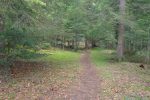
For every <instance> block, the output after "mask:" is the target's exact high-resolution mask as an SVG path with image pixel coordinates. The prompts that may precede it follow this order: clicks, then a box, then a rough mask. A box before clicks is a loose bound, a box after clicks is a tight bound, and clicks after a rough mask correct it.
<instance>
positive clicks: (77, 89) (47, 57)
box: [0, 49, 150, 100]
mask: <svg viewBox="0 0 150 100" xmlns="http://www.w3.org/2000/svg"><path fill="white" fill-rule="evenodd" d="M113 53H114V51H112V50H102V49H93V50H90V51H84V52H82V53H76V52H71V51H63V50H50V51H49V50H48V51H47V50H42V51H39V54H42V56H38V57H37V58H36V56H35V57H34V58H33V59H28V60H25V61H19V62H16V64H15V66H14V67H13V74H12V79H10V80H7V81H5V80H2V77H4V75H5V73H4V74H1V72H0V100H149V99H150V78H149V77H150V70H149V68H148V65H145V66H146V68H145V69H141V68H140V67H139V64H137V63H129V62H120V63H119V62H114V60H111V58H112V57H113V55H112V54H113ZM35 58H36V59H35ZM0 71H2V70H0Z"/></svg>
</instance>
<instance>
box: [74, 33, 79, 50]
mask: <svg viewBox="0 0 150 100" xmlns="http://www.w3.org/2000/svg"><path fill="white" fill-rule="evenodd" d="M74 49H75V51H77V50H78V34H77V33H75V41H74Z"/></svg>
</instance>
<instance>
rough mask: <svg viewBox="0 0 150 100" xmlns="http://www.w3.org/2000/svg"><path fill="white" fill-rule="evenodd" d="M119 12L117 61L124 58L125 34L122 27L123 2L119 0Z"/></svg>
mask: <svg viewBox="0 0 150 100" xmlns="http://www.w3.org/2000/svg"><path fill="white" fill-rule="evenodd" d="M119 1H120V4H119V10H120V16H121V17H120V23H119V29H118V30H119V33H118V46H117V56H118V60H119V61H121V60H123V56H124V33H125V26H124V16H125V3H126V2H125V0H119Z"/></svg>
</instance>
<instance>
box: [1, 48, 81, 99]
mask: <svg viewBox="0 0 150 100" xmlns="http://www.w3.org/2000/svg"><path fill="white" fill-rule="evenodd" d="M37 53H38V55H39V54H41V55H40V56H38V57H35V56H34V57H33V58H30V59H26V60H25V61H23V62H18V63H17V64H16V66H15V67H14V69H15V77H14V78H13V79H12V80H11V81H9V82H7V83H6V82H2V83H1V84H0V100H4V99H7V100H14V99H18V100H25V99H28V100H34V99H39V98H43V99H50V100H56V99H59V98H63V97H64V96H65V93H66V91H67V89H68V88H69V87H70V86H71V84H73V82H74V81H75V80H76V76H77V74H78V72H79V70H80V67H79V56H80V54H79V53H76V52H70V51H62V50H58V49H57V50H41V51H38V52H37Z"/></svg>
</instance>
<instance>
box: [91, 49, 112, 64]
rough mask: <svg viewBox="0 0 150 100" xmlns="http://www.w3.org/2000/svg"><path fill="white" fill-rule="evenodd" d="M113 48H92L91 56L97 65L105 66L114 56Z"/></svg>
mask: <svg viewBox="0 0 150 100" xmlns="http://www.w3.org/2000/svg"><path fill="white" fill-rule="evenodd" d="M113 52H114V51H113V50H104V49H100V48H95V49H93V50H92V54H91V58H92V61H93V62H94V64H96V65H97V66H101V67H102V66H103V65H106V64H107V63H108V61H109V60H110V59H111V58H112V56H111V53H113Z"/></svg>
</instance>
